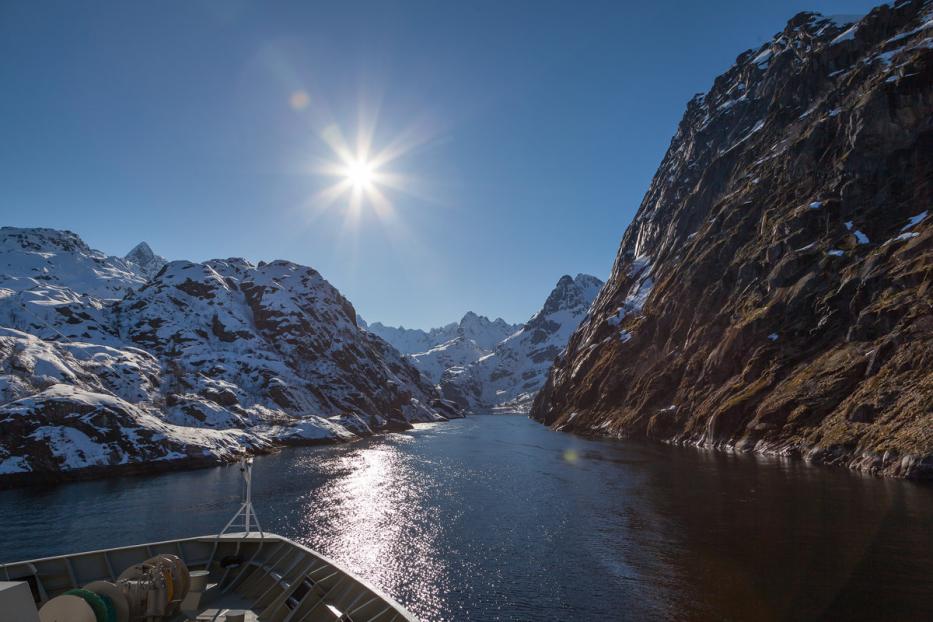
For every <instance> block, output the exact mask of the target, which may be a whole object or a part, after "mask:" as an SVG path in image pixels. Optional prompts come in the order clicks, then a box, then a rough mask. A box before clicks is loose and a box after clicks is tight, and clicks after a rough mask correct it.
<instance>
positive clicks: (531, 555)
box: [0, 416, 933, 620]
mask: <svg viewBox="0 0 933 622" xmlns="http://www.w3.org/2000/svg"><path fill="white" fill-rule="evenodd" d="M254 481H255V493H254V503H255V505H256V508H257V511H258V512H259V516H260V519H261V521H262V525H263V527H264V528H266V529H267V530H269V531H273V532H276V533H279V534H282V535H284V536H287V537H290V538H292V539H295V540H297V541H299V542H302V543H304V544H306V545H308V546H310V547H312V548H314V549H316V550H318V551H320V552H322V553H324V554H325V555H328V556H330V557H332V558H334V559H336V560H338V561H339V562H342V563H343V564H344V565H345V566H347V567H348V568H349V569H351V570H352V571H354V572H356V573H358V574H359V575H361V576H363V577H365V578H367V579H369V580H370V581H371V582H372V583H374V584H375V585H377V586H378V587H380V588H382V589H383V590H384V591H386V592H387V593H389V594H390V595H392V596H394V597H395V598H397V599H398V600H399V601H400V602H402V603H403V604H405V605H406V606H408V607H409V608H410V609H411V611H412V612H413V613H415V614H416V615H418V616H419V617H421V618H422V619H424V620H645V619H755V620H769V619H865V620H877V619H888V620H900V619H929V617H928V616H929V615H930V614H931V612H933V489H931V488H929V487H924V486H919V485H915V484H911V483H908V482H902V481H894V480H883V479H874V478H871V477H865V476H861V475H858V474H855V473H851V472H848V471H844V470H837V469H832V468H827V467H809V466H807V465H805V464H802V463H800V462H795V461H791V462H781V461H775V460H766V459H761V458H754V457H750V456H731V455H725V454H721V453H712V452H706V451H700V450H695V449H687V448H674V447H668V446H664V445H654V444H648V443H635V442H621V441H592V440H586V439H582V438H578V437H573V436H570V435H565V434H561V433H556V432H552V431H549V430H548V429H546V428H544V427H542V426H540V425H539V424H537V423H535V422H533V421H530V420H528V419H526V418H524V417H518V416H497V417H472V418H469V419H464V420H459V421H453V422H449V423H442V424H426V425H422V426H419V427H418V428H417V429H416V430H414V431H411V432H407V433H402V434H390V435H387V436H380V437H375V438H371V439H368V440H365V441H362V442H359V443H355V444H352V445H343V446H333V447H314V448H310V447H309V448H295V449H286V450H284V451H282V452H280V453H277V454H275V455H271V456H265V457H260V458H257V460H256V463H255V468H254ZM240 483H241V480H240V475H239V471H238V469H237V468H236V467H224V468H214V469H206V470H199V471H190V472H181V473H171V474H164V475H158V476H148V477H125V478H116V479H109V480H100V481H94V482H83V483H75V484H66V485H60V486H55V487H45V488H34V489H20V490H12V491H5V492H0V524H2V526H3V536H2V539H0V561H13V560H18V559H26V558H34V557H39V556H45V555H53V554H58V553H66V552H75V551H79V550H87V549H94V548H101V547H109V546H119V545H127V544H133V543H138V542H142V541H155V540H160V539H169V538H177V537H182V536H194V535H203V534H207V533H213V532H216V531H218V530H219V529H220V527H222V526H223V524H224V523H225V522H226V519H227V518H228V517H229V516H230V515H232V513H233V512H234V511H235V509H236V507H237V504H238V502H239V498H240Z"/></svg>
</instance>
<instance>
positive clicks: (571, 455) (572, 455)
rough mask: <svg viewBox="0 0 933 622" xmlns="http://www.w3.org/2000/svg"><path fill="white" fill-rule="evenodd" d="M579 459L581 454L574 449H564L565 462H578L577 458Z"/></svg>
mask: <svg viewBox="0 0 933 622" xmlns="http://www.w3.org/2000/svg"><path fill="white" fill-rule="evenodd" d="M579 459H580V454H578V453H577V452H576V451H574V450H573V449H565V450H564V462H567V463H569V464H576V462H577V460H579Z"/></svg>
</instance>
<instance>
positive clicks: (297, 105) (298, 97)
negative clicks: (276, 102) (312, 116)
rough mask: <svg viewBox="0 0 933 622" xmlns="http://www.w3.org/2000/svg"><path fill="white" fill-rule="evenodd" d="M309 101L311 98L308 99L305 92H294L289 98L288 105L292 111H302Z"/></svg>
mask: <svg viewBox="0 0 933 622" xmlns="http://www.w3.org/2000/svg"><path fill="white" fill-rule="evenodd" d="M310 101H311V98H310V97H308V93H307V92H305V91H295V92H294V93H292V94H291V95H290V96H289V98H288V105H289V106H291V107H292V110H304V109H305V108H307V107H308V103H309V102H310Z"/></svg>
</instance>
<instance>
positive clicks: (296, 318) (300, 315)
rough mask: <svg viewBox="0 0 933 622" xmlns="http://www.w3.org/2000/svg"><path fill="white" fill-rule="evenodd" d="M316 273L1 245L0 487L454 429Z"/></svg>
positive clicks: (46, 237) (5, 239) (24, 233)
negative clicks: (443, 426)
mask: <svg viewBox="0 0 933 622" xmlns="http://www.w3.org/2000/svg"><path fill="white" fill-rule="evenodd" d="M356 317H357V315H356V311H355V310H354V308H353V306H352V305H351V304H350V302H349V301H348V300H347V299H346V298H344V297H343V296H342V295H341V294H340V292H338V291H337V290H336V289H335V288H334V287H333V286H331V285H330V284H329V283H328V282H327V281H326V280H324V278H323V277H321V275H320V274H318V273H317V272H316V271H315V270H313V269H311V268H308V267H305V266H300V265H297V264H294V263H291V262H287V261H274V262H271V263H262V262H260V263H259V264H258V265H254V264H252V263H250V262H248V261H245V260H243V259H218V260H211V261H206V262H203V263H192V262H187V261H173V262H166V261H165V259H163V258H161V257H159V256H158V255H156V254H155V253H153V252H152V250H151V249H150V248H149V247H148V245H146V244H145V243H143V244H140V245H138V246H137V247H136V248H134V249H133V250H132V251H131V252H130V253H129V254H128V255H127V256H126V257H112V256H107V255H105V254H103V253H100V252H98V251H95V250H93V249H91V248H89V247H88V246H87V244H85V243H84V241H83V240H81V238H79V237H78V236H77V235H76V234H74V233H71V232H69V231H57V230H51V229H17V228H11V227H3V228H2V229H0V365H2V367H0V429H2V430H3V435H0V485H2V484H4V483H11V482H12V483H16V482H21V481H37V480H41V479H55V478H57V477H62V476H72V475H81V474H94V473H99V472H105V471H113V470H120V469H123V470H133V469H137V468H140V467H141V466H146V465H149V466H152V465H160V464H161V465H162V466H171V465H175V464H192V463H211V462H216V461H220V460H228V459H232V458H234V457H236V455H238V454H239V453H240V452H242V451H264V450H267V449H269V448H271V447H273V446H275V445H281V444H291V443H314V442H327V441H336V440H342V439H351V438H355V437H357V436H365V435H368V434H371V433H372V432H373V431H375V430H383V429H389V430H392V429H400V428H406V427H410V422H417V421H438V420H443V419H445V418H447V417H455V416H460V412H459V409H458V408H456V407H455V406H453V405H452V404H450V403H449V402H445V401H444V400H442V399H441V398H440V393H439V391H438V389H437V388H436V387H435V386H433V385H432V383H431V382H428V381H425V380H424V378H423V377H422V375H421V373H420V372H419V371H418V370H417V369H416V368H415V367H414V366H413V365H412V363H411V362H410V361H409V360H408V359H407V358H404V357H403V356H402V355H401V354H400V353H399V352H398V351H396V350H395V349H394V348H393V347H392V346H390V345H389V344H388V343H386V342H385V341H383V340H382V339H380V338H379V337H377V336H376V335H375V334H374V333H372V332H369V331H366V330H363V329H361V328H360V327H359V326H358V325H357V321H356Z"/></svg>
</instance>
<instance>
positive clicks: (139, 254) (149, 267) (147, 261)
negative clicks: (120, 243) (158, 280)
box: [124, 242, 168, 279]
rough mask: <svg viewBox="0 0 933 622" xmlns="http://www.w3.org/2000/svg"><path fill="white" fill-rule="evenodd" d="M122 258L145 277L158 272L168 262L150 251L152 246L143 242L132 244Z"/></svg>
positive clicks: (150, 276) (148, 277)
mask: <svg viewBox="0 0 933 622" xmlns="http://www.w3.org/2000/svg"><path fill="white" fill-rule="evenodd" d="M124 259H125V260H126V262H127V263H128V264H130V265H131V267H133V268H135V269H136V271H137V272H139V273H140V274H141V275H142V276H144V277H145V278H147V279H151V278H152V277H154V276H155V275H156V274H158V273H159V270H161V269H162V267H163V266H164V265H165V264H166V263H168V261H167V260H166V259H165V258H164V257H162V256H160V255H156V254H155V253H154V252H152V248H150V246H149V245H148V244H146V243H145V242H140V243H139V244H137V245H136V246H134V247H133V250H131V251H130V252H128V253H127V254H126V257H124Z"/></svg>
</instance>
